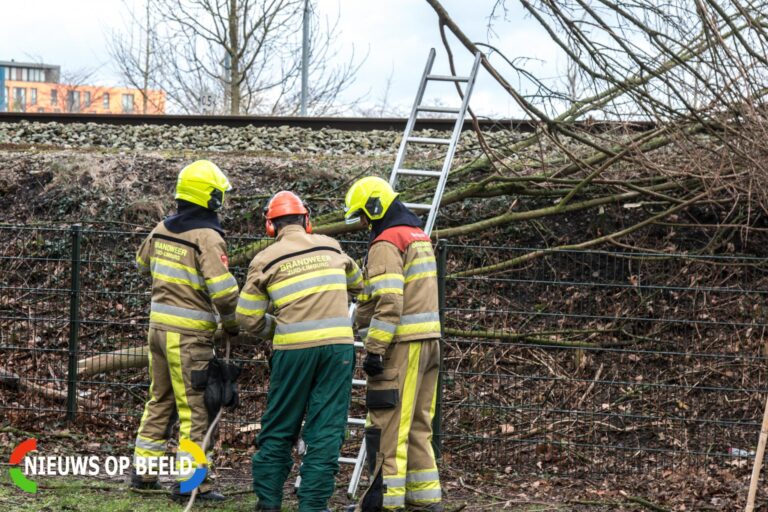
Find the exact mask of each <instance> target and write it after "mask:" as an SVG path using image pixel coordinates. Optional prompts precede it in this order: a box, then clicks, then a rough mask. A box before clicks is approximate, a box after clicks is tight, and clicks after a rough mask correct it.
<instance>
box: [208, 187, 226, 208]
mask: <svg viewBox="0 0 768 512" xmlns="http://www.w3.org/2000/svg"><path fill="white" fill-rule="evenodd" d="M223 202H224V193H223V192H222V191H221V190H219V189H217V188H214V189H213V190H211V198H210V199H209V200H208V209H209V210H213V211H216V210H218V209H219V208H221V205H222V203H223Z"/></svg>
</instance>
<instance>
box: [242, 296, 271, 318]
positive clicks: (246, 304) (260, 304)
mask: <svg viewBox="0 0 768 512" xmlns="http://www.w3.org/2000/svg"><path fill="white" fill-rule="evenodd" d="M267 306H269V299H268V298H267V296H266V295H257V294H254V293H246V292H240V299H239V300H238V301H237V310H236V311H237V312H238V313H240V314H241V315H248V316H261V315H263V314H264V313H265V312H266V310H267Z"/></svg>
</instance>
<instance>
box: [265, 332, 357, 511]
mask: <svg viewBox="0 0 768 512" xmlns="http://www.w3.org/2000/svg"><path fill="white" fill-rule="evenodd" d="M354 366H355V353H354V347H353V346H352V345H351V344H349V345H324V346H320V347H311V348H300V349H292V350H276V351H275V352H274V354H273V356H272V360H271V361H270V371H271V375H270V380H269V393H268V396H267V409H266V411H265V412H264V417H263V418H262V420H261V433H260V434H259V437H258V445H259V451H258V452H256V453H255V454H254V456H253V461H252V472H253V491H254V492H255V493H256V495H257V496H258V498H259V503H260V504H261V506H262V507H264V508H280V506H281V505H282V501H283V485H284V483H285V479H286V478H287V477H288V473H289V472H290V470H291V466H292V465H293V459H292V457H291V449H292V447H293V445H294V444H295V443H296V441H297V440H298V438H299V434H300V432H301V422H302V420H304V431H303V433H302V438H303V439H304V442H305V443H306V446H307V452H306V454H305V455H304V458H303V463H302V465H301V470H300V474H301V487H300V488H299V492H298V496H299V511H300V512H318V511H324V510H326V507H327V506H328V499H329V498H330V497H331V495H332V494H333V490H334V488H335V478H334V477H335V476H336V473H338V471H339V463H338V458H339V452H340V450H341V444H342V442H343V441H344V433H345V430H346V424H347V411H348V408H349V400H350V393H351V390H352V371H353V369H354Z"/></svg>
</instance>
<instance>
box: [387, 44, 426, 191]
mask: <svg viewBox="0 0 768 512" xmlns="http://www.w3.org/2000/svg"><path fill="white" fill-rule="evenodd" d="M435 55H436V52H435V49H434V48H430V50H429V57H428V58H427V65H426V66H425V67H424V73H423V74H422V75H421V82H419V88H418V90H417V92H416V101H415V102H414V103H413V107H412V108H411V115H410V116H409V117H408V122H407V123H406V124H405V131H404V132H403V140H401V141H400V147H399V148H398V150H397V157H395V165H394V166H393V167H392V173H391V174H390V175H389V184H390V185H391V186H392V188H395V187H396V185H397V170H398V169H399V168H400V167H401V166H402V163H403V160H405V150H406V146H407V145H408V137H410V136H411V132H412V131H413V127H414V125H415V124H416V116H417V115H418V106H419V105H421V100H422V99H423V98H424V91H425V90H426V88H427V76H428V75H429V73H430V72H431V71H432V65H433V64H434V62H435Z"/></svg>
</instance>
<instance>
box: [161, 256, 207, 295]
mask: <svg viewBox="0 0 768 512" xmlns="http://www.w3.org/2000/svg"><path fill="white" fill-rule="evenodd" d="M150 266H151V271H152V278H153V279H159V280H160V281H165V282H167V283H174V284H181V285H186V286H189V287H191V288H193V289H195V290H202V289H203V287H204V286H205V281H204V280H203V278H202V277H200V275H199V274H198V273H197V270H195V269H194V268H192V267H188V266H186V265H182V264H181V263H176V262H173V261H168V260H163V259H160V258H151V260H150Z"/></svg>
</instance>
